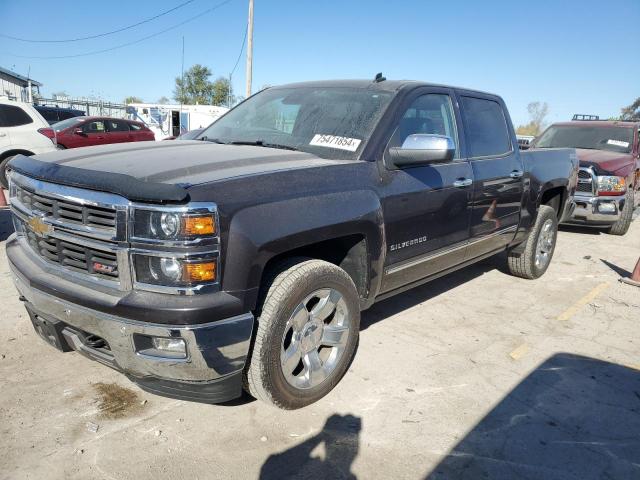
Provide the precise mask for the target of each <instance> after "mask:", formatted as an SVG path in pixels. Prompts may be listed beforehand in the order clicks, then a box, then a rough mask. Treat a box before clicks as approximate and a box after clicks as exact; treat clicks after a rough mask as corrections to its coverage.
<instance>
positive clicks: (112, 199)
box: [9, 172, 132, 290]
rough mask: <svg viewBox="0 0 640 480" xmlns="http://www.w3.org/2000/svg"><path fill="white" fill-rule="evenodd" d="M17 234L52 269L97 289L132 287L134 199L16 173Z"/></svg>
mask: <svg viewBox="0 0 640 480" xmlns="http://www.w3.org/2000/svg"><path fill="white" fill-rule="evenodd" d="M9 197H10V199H11V210H12V212H13V214H14V225H15V230H16V232H17V234H18V235H19V236H20V237H22V239H23V241H24V245H25V248H29V249H30V250H31V251H33V252H34V253H35V255H36V256H37V257H39V258H40V259H42V261H43V262H45V263H46V265H47V266H48V268H50V269H54V270H57V271H59V273H60V274H61V275H63V276H71V277H73V276H75V277H76V278H77V279H78V280H85V281H88V282H90V283H95V284H97V285H100V284H101V285H105V281H107V282H108V285H110V286H111V287H112V288H118V289H120V290H130V289H131V286H132V284H131V269H130V266H129V265H130V263H129V257H128V255H129V243H128V240H127V223H128V209H129V203H130V202H129V201H128V200H127V199H125V198H123V197H120V196H118V195H113V194H110V193H105V192H97V191H93V190H86V189H80V188H76V187H67V186H63V185H57V184H52V183H47V182H42V181H39V180H36V179H33V178H30V177H26V176H24V175H20V174H18V173H16V172H11V184H10V191H9Z"/></svg>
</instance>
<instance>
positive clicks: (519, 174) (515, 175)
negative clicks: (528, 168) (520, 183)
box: [509, 170, 524, 178]
mask: <svg viewBox="0 0 640 480" xmlns="http://www.w3.org/2000/svg"><path fill="white" fill-rule="evenodd" d="M522 175H524V172H523V171H522V170H514V171H513V172H511V173H510V174H509V176H510V177H511V178H522Z"/></svg>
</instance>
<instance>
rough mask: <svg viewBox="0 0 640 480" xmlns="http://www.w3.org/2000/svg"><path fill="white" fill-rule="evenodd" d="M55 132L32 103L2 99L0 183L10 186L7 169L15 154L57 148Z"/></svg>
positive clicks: (31, 153) (0, 112)
mask: <svg viewBox="0 0 640 480" xmlns="http://www.w3.org/2000/svg"><path fill="white" fill-rule="evenodd" d="M54 141H55V134H54V132H53V130H52V129H51V128H49V124H48V123H47V122H46V120H45V119H44V118H42V115H40V114H39V113H38V111H37V110H36V109H35V108H34V107H33V105H31V104H30V103H23V102H14V101H13V100H8V99H6V98H0V186H2V187H4V188H7V177H6V175H5V169H6V166H7V163H8V162H9V160H10V159H11V157H13V156H14V155H18V154H19V153H21V154H23V155H37V154H39V153H46V152H51V151H53V150H55V149H56V145H55V143H54Z"/></svg>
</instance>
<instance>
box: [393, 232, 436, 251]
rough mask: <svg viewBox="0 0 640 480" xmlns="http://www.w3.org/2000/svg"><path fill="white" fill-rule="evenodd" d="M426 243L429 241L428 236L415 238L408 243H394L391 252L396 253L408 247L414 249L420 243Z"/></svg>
mask: <svg viewBox="0 0 640 480" xmlns="http://www.w3.org/2000/svg"><path fill="white" fill-rule="evenodd" d="M426 241H427V236H426V235H425V236H424V237H418V238H414V239H412V240H407V241H406V242H402V243H394V244H393V245H391V247H390V248H389V251H391V252H395V251H396V250H401V249H403V248H406V247H412V246H413V245H417V244H419V243H424V242H426Z"/></svg>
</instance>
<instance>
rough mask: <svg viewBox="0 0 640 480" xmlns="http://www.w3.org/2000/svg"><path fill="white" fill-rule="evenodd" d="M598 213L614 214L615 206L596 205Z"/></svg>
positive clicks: (607, 203)
mask: <svg viewBox="0 0 640 480" xmlns="http://www.w3.org/2000/svg"><path fill="white" fill-rule="evenodd" d="M598 211H599V212H602V213H616V205H615V203H613V202H606V203H601V204H599V205H598Z"/></svg>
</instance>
